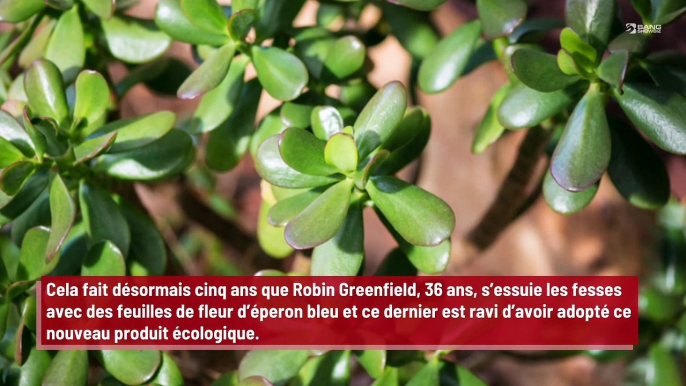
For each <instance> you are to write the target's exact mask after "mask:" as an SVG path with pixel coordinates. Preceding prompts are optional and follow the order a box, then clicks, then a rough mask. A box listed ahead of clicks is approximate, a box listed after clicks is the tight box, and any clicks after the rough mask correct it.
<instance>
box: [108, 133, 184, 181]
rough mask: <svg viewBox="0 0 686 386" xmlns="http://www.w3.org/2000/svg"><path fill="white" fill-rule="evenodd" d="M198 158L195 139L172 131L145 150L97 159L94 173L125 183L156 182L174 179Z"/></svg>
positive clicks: (140, 148) (147, 146)
mask: <svg viewBox="0 0 686 386" xmlns="http://www.w3.org/2000/svg"><path fill="white" fill-rule="evenodd" d="M194 159H195V146H193V140H192V139H191V137H190V136H189V135H188V134H186V132H185V131H181V130H177V129H173V130H170V131H169V132H168V133H167V134H165V135H164V136H163V137H161V138H160V139H158V140H156V141H154V142H151V143H149V144H147V145H145V146H143V147H139V148H136V149H133V150H129V151H125V152H121V153H117V154H105V155H103V156H100V157H98V162H97V163H96V164H95V170H97V171H100V172H106V173H107V174H109V175H111V176H114V177H118V178H121V179H124V180H134V181H153V180H160V179H164V178H168V177H171V176H174V175H176V174H178V173H180V172H181V171H183V170H185V169H186V168H187V167H188V166H189V165H190V164H191V163H192V162H193V160H194Z"/></svg>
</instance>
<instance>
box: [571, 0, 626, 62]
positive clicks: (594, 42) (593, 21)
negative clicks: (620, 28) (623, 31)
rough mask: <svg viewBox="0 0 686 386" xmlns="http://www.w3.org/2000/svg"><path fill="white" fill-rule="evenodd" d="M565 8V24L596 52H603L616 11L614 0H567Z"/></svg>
mask: <svg viewBox="0 0 686 386" xmlns="http://www.w3.org/2000/svg"><path fill="white" fill-rule="evenodd" d="M565 10H566V12H565V16H566V20H567V25H568V26H569V27H570V28H571V29H572V30H574V32H576V33H577V34H579V36H581V38H582V39H584V40H585V41H587V42H588V43H589V44H590V45H591V46H593V48H595V50H596V52H604V51H605V45H606V44H607V40H608V37H609V36H610V29H611V28H612V20H614V18H615V14H616V13H617V3H616V1H615V0H568V1H567V6H566V8H565Z"/></svg>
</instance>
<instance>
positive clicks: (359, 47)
mask: <svg viewBox="0 0 686 386" xmlns="http://www.w3.org/2000/svg"><path fill="white" fill-rule="evenodd" d="M366 56H367V49H366V47H365V46H364V43H362V42H361V41H360V39H358V38H357V37H355V36H344V37H342V38H340V39H338V40H336V42H335V43H334V44H333V45H332V46H331V49H330V50H329V53H328V54H327V56H326V60H324V78H325V79H329V80H332V81H341V80H344V79H346V78H348V77H349V76H351V75H353V74H355V73H357V72H358V71H359V70H360V69H361V68H362V66H363V65H364V61H365V58H366Z"/></svg>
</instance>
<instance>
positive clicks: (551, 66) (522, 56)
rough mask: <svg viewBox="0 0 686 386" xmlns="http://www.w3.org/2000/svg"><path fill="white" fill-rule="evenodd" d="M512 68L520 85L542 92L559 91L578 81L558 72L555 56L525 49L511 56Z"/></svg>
mask: <svg viewBox="0 0 686 386" xmlns="http://www.w3.org/2000/svg"><path fill="white" fill-rule="evenodd" d="M512 68H513V70H514V73H515V75H517V78H519V80H521V81H522V83H524V84H525V85H526V86H528V87H530V88H532V89H534V90H537V91H542V92H551V91H556V90H560V89H563V88H565V87H567V86H570V85H572V84H574V83H576V82H577V81H578V80H579V77H578V76H570V75H567V74H565V73H564V72H562V71H561V70H560V67H559V66H558V65H557V57H556V56H555V55H550V54H548V53H545V52H541V51H538V50H531V49H527V48H521V49H518V50H517V51H515V53H514V54H512Z"/></svg>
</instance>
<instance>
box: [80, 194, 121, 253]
mask: <svg viewBox="0 0 686 386" xmlns="http://www.w3.org/2000/svg"><path fill="white" fill-rule="evenodd" d="M79 202H80V207H81V214H82V216H83V222H84V223H85V224H86V233H87V234H88V245H89V246H90V247H93V246H94V245H96V244H98V243H100V242H102V241H112V243H114V245H116V246H117V247H118V248H119V250H120V251H128V250H129V246H130V245H131V231H130V229H129V226H128V224H127V223H126V219H125V218H124V216H123V215H122V214H121V211H120V210H119V208H118V207H117V204H116V203H115V202H114V200H113V199H112V197H110V195H109V193H107V192H106V191H105V190H103V189H102V188H100V187H98V186H94V185H90V184H88V183H87V182H85V181H81V184H80V186H79Z"/></svg>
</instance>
